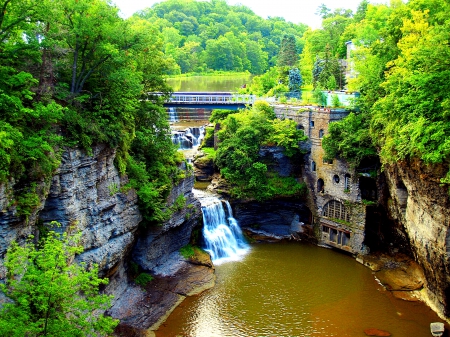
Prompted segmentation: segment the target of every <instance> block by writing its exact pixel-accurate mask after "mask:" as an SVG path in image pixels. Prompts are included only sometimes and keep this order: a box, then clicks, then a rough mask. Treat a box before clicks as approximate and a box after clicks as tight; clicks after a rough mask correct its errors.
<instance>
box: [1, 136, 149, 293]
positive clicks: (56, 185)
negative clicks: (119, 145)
mask: <svg viewBox="0 0 450 337" xmlns="http://www.w3.org/2000/svg"><path fill="white" fill-rule="evenodd" d="M92 152H93V153H92V156H89V155H87V154H86V153H85V152H84V151H82V150H79V149H69V150H67V151H65V152H64V153H63V156H62V161H61V165H60V167H59V168H58V170H57V171H56V172H55V174H54V176H53V178H52V180H51V183H50V186H49V188H47V191H46V193H42V203H41V205H40V206H39V207H38V208H37V210H36V211H35V212H34V213H33V215H32V216H30V217H29V219H28V221H26V219H24V218H23V217H18V216H16V214H15V209H14V207H12V208H9V209H8V208H7V207H5V204H6V202H5V201H3V205H2V206H3V207H2V209H3V212H2V213H0V226H1V227H0V228H1V230H0V236H1V240H2V244H1V249H2V252H1V254H2V255H1V256H2V257H3V256H4V254H5V252H6V249H7V247H8V246H9V243H10V242H11V241H13V240H18V241H21V240H23V239H24V238H25V237H27V236H28V235H29V234H37V235H38V227H37V222H38V221H39V222H40V223H42V224H43V225H50V222H52V221H57V222H59V223H60V224H61V227H60V228H59V229H56V230H60V231H65V230H70V231H81V232H82V241H81V244H82V245H83V247H84V252H83V253H82V254H80V255H79V256H77V260H78V261H84V262H86V263H87V265H88V266H89V265H91V264H93V263H96V264H98V265H99V270H100V274H101V276H108V277H110V278H111V282H110V286H109V289H108V291H109V292H111V293H113V294H116V293H117V292H120V291H123V288H124V283H122V282H117V279H118V278H122V277H123V274H124V269H123V261H124V258H125V256H126V255H127V254H128V253H129V252H130V249H131V247H132V245H133V243H134V235H135V231H136V229H137V227H138V224H139V222H140V221H141V215H140V212H139V210H138V206H137V196H136V193H135V192H134V191H133V190H129V191H128V192H126V193H121V192H120V187H121V186H123V185H124V184H125V183H126V182H127V181H126V178H121V177H120V175H119V172H118V171H117V169H116V168H115V166H114V158H115V150H113V149H110V148H108V147H106V146H104V145H98V146H95V147H94V148H93V149H92ZM11 187H13V186H9V188H11ZM3 189H4V190H3V191H0V192H3V193H1V195H2V196H4V197H3V200H5V199H7V195H8V193H7V190H8V187H3ZM5 196H6V197H5ZM50 226H51V225H50ZM69 228H70V229H69ZM4 276H5V275H4V273H2V274H1V275H0V277H1V278H3V277H4ZM119 284H120V286H119Z"/></svg>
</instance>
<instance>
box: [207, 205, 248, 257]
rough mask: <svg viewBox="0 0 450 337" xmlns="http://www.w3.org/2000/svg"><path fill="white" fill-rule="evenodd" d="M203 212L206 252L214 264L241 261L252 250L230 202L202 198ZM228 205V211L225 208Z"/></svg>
mask: <svg viewBox="0 0 450 337" xmlns="http://www.w3.org/2000/svg"><path fill="white" fill-rule="evenodd" d="M200 203H201V204H202V212H203V237H204V239H205V244H206V247H205V250H206V251H208V252H209V253H210V255H211V259H212V261H213V263H214V264H216V265H217V264H220V263H223V262H228V261H237V260H240V259H241V258H242V257H243V256H244V255H245V254H247V252H248V251H249V250H250V246H249V245H248V243H247V242H246V241H245V238H244V236H243V235H242V231H241V229H240V227H239V225H238V223H237V221H236V219H235V218H233V212H232V210H231V206H230V204H229V202H228V201H221V200H219V199H218V198H217V197H207V198H201V199H200ZM223 203H225V205H226V208H227V209H226V211H225V209H224V207H223Z"/></svg>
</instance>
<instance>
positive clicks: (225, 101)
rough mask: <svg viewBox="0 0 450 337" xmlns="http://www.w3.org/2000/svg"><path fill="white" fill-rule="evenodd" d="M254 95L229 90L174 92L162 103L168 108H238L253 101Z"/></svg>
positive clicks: (251, 103)
mask: <svg viewBox="0 0 450 337" xmlns="http://www.w3.org/2000/svg"><path fill="white" fill-rule="evenodd" d="M255 100H256V96H255V95H240V94H235V93H231V92H174V93H173V94H172V96H171V97H170V98H169V100H168V101H166V102H165V103H164V106H165V107H168V108H177V107H185V108H210V109H215V108H216V109H220V108H226V109H240V108H245V106H246V105H253V103H255Z"/></svg>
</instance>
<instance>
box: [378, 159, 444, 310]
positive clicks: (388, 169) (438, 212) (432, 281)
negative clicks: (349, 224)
mask: <svg viewBox="0 0 450 337" xmlns="http://www.w3.org/2000/svg"><path fill="white" fill-rule="evenodd" d="M447 170H448V167H444V166H436V165H433V166H431V165H430V166H426V165H424V164H423V163H421V162H419V161H415V160H413V161H410V162H401V163H397V164H393V165H386V166H385V175H386V185H387V190H388V194H387V195H386V196H385V197H384V206H385V208H386V209H387V215H388V217H389V218H390V219H391V220H392V221H393V228H391V229H393V230H394V231H400V232H403V233H404V234H402V233H399V236H402V235H406V237H407V239H408V242H409V245H410V247H411V250H412V253H413V254H414V257H415V259H416V261H417V262H418V263H419V264H420V265H421V266H422V268H423V270H424V273H425V277H426V280H427V285H426V287H425V289H424V291H423V292H424V298H425V300H426V302H427V304H428V305H429V306H430V307H432V308H433V309H434V310H435V311H436V312H438V313H440V314H441V315H445V317H449V316H450V263H449V257H450V254H449V253H450V232H449V226H450V201H449V196H448V186H443V185H442V184H441V183H440V178H441V177H443V176H445V174H446V172H447Z"/></svg>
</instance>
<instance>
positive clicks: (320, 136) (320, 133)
mask: <svg viewBox="0 0 450 337" xmlns="http://www.w3.org/2000/svg"><path fill="white" fill-rule="evenodd" d="M323 135H324V131H323V129H320V130H319V138H322V137H323Z"/></svg>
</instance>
